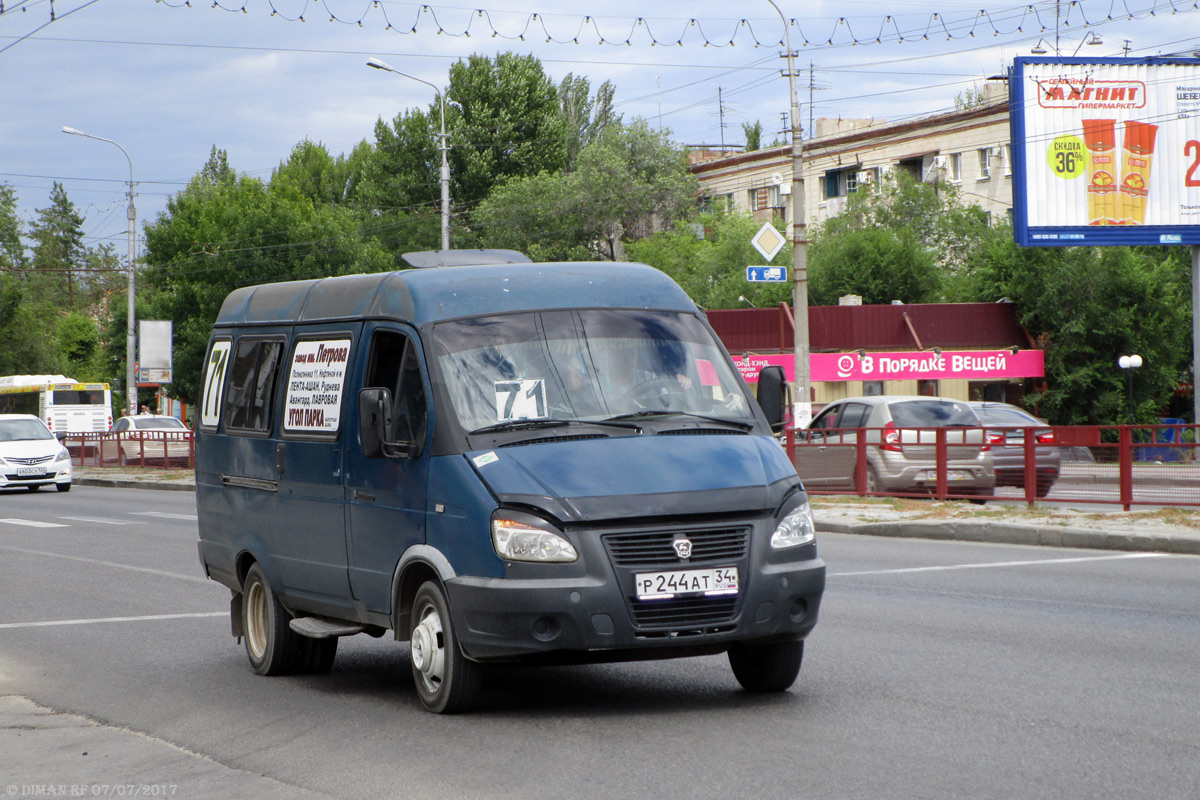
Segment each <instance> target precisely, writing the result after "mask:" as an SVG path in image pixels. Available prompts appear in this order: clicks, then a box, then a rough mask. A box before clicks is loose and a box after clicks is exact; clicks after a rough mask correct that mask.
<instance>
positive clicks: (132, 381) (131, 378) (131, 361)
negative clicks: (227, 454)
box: [62, 125, 138, 414]
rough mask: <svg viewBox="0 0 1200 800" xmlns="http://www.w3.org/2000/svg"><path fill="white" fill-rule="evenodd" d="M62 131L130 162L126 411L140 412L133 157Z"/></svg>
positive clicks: (68, 130)
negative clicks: (137, 362)
mask: <svg viewBox="0 0 1200 800" xmlns="http://www.w3.org/2000/svg"><path fill="white" fill-rule="evenodd" d="M62 131H63V133H69V134H71V135H72V136H84V137H86V138H88V139H95V140H96V141H98V142H108V143H109V144H111V145H113V146H114V147H116V148H117V149H118V150H120V151H121V152H122V153H124V154H125V160H126V161H128V162H129V209H128V212H127V214H126V216H127V217H128V218H129V269H128V270H127V271H128V273H129V314H128V316H129V319H128V321H127V324H126V328H125V413H126V414H136V413H137V412H138V394H137V370H136V369H135V366H134V365H135V363H136V360H137V311H136V310H135V306H134V264H135V263H136V262H137V209H136V208H134V207H133V159H132V158H130V157H129V153H128V152H127V151H126V150H125V148H124V147H121V145H119V144H117V143H116V142H114V141H113V140H112V139H105V138H104V137H103V136H93V135H92V134H90V133H84V132H83V131H77V130H75V129H74V128H69V127H67V126H66V125H64V126H63V129H62Z"/></svg>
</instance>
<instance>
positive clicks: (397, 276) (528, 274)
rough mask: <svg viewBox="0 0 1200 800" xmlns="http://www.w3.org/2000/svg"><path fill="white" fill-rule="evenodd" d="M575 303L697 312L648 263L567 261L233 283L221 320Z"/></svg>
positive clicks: (420, 319) (450, 314)
mask: <svg viewBox="0 0 1200 800" xmlns="http://www.w3.org/2000/svg"><path fill="white" fill-rule="evenodd" d="M571 308H645V309H660V310H676V311H684V312H689V313H692V312H695V310H696V306H695V305H694V304H693V303H692V301H691V300H690V299H689V298H688V296H687V294H686V293H684V291H683V290H682V289H680V288H679V286H678V285H677V284H676V283H675V281H673V280H671V278H669V277H668V276H666V275H664V274H663V273H661V272H659V271H658V270H656V269H654V268H653V267H649V266H646V265H645V264H630V263H614V262H607V261H599V262H565V263H546V264H497V265H473V266H460V267H436V268H431V269H408V270H401V271H398V272H379V273H371V274H367V275H344V276H341V277H337V278H320V279H317V280H308V281H291V282H287V283H270V284H264V285H261V286H247V287H244V288H241V289H235V290H234V291H233V292H231V293H230V294H229V296H228V297H226V298H225V303H224V304H223V305H222V306H221V312H220V314H218V316H217V321H216V325H218V326H226V325H264V324H271V323H292V324H294V323H301V322H316V321H334V320H350V319H364V318H366V319H393V320H399V321H403V322H409V323H412V324H414V325H421V324H424V323H429V322H437V321H440V320H446V319H457V318H460V317H477V316H484V315H488V314H504V313H509V312H514V311H541V310H551V309H571Z"/></svg>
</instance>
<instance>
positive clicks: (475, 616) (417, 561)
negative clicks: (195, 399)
mask: <svg viewBox="0 0 1200 800" xmlns="http://www.w3.org/2000/svg"><path fill="white" fill-rule="evenodd" d="M412 255H413V258H412V259H410V260H411V261H413V262H416V263H421V264H425V263H432V264H439V265H440V264H445V263H446V262H451V263H454V264H456V265H455V266H429V267H425V268H414V269H407V270H402V271H398V272H390V273H382V274H369V275H351V276H345V277H336V278H325V279H320V280H310V281H297V282H290V283H278V284H269V285H263V286H252V287H247V288H242V289H238V290H236V291H234V292H232V293H231V294H230V295H229V296H228V298H226V300H225V303H224V305H223V307H222V309H221V311H220V315H219V317H218V319H217V321H216V323H215V325H214V326H213V332H212V339H211V342H210V344H209V349H208V354H207V357H206V360H205V376H204V387H203V396H202V398H201V404H200V415H199V419H198V421H197V431H196V485H197V494H196V500H197V508H198V514H199V530H200V542H199V549H200V560H201V562H202V564H203V567H204V570H205V573H206V574H207V575H208V576H209V577H210V578H212V579H213V580H216V581H219V582H220V583H222V584H224V585H225V586H227V587H229V589H230V590H231V592H232V601H231V605H230V613H231V618H232V623H233V634H234V636H236V637H238V638H239V639H244V640H245V647H246V652H247V654H248V656H249V659H250V663H251V665H252V666H253V667H254V670H255V671H256V672H257V673H259V674H262V675H279V674H296V673H319V672H328V671H329V670H330V669H331V667H332V665H333V661H334V658H335V655H336V652H337V643H338V639H339V637H342V636H348V635H353V634H358V633H366V634H368V635H371V636H377V637H378V636H383V635H384V634H385V633H386V632H387V631H393V632H394V636H395V638H396V639H397V640H400V641H408V642H409V647H410V653H411V663H412V672H413V677H414V680H415V683H416V688H417V693H418V695H419V697H420V700H421V702H422V704H423V705H424V706H425V707H426V708H427V709H429V710H430V711H433V712H438V713H445V712H455V711H463V710H465V709H467V708H468V707H469V706H470V705H471V703H472V701H473V700H474V699H475V697H476V696H477V694H478V691H479V688H480V683H481V678H482V677H483V674H484V671H485V670H486V669H487V665H488V664H492V663H505V662H508V663H511V662H525V663H546V662H551V663H577V662H596V661H623V660H631V659H656V658H671V657H677V656H692V655H706V654H716V653H722V652H725V653H728V658H729V662H730V665H731V667H732V669H733V673H734V675H735V677H736V678H737V680H738V682H739V683H740V684H741V685H742V686H743V687H745V689H747V690H748V691H752V692H769V691H783V690H786V689H787V688H789V687H790V686H791V685H792V683H793V682H794V681H795V679H796V676H797V674H798V671H799V669H800V663H801V659H802V657H803V653H804V639H805V637H806V636H807V635H808V634H809V632H811V631H812V630H813V627H814V625H815V624H816V621H817V612H818V607H819V605H820V600H821V594H822V591H823V590H824V585H825V565H824V564H823V562H822V561H821V560H820V559H819V558H818V557H817V546H816V542H815V540H814V531H813V520H812V513H811V510H810V508H809V503H808V497H807V495H806V494H805V492H804V488H803V486H802V485H801V483H800V479H799V478H798V477H797V475H796V471H795V469H794V468H793V466H792V464H791V463H790V462H789V460H788V458H787V456H786V454H785V452H784V450H783V448H781V447H780V445H779V442H778V440H777V439H776V438H775V436H774V435H773V427H774V430H779V429H780V427H781V425H782V417H783V413H784V408H785V406H786V396H787V394H786V386H785V384H784V382H783V373H782V371H781V370H779V369H778V368H777V367H775V368H768V369H767V370H764V372H763V374H762V375H761V376H760V384H759V391H758V396H757V398H756V397H755V396H754V395H753V394H751V392H750V391H749V389H748V388H747V386H746V384H745V382H744V381H743V380H742V378H741V376H740V375H739V374H738V372H737V370H736V369H735V367H734V365H733V363H732V361H731V360H730V358H729V355H728V353H727V352H726V351H725V350H724V348H723V347H722V345H721V343H720V341H719V340H718V339H717V337H716V336H715V335H714V333H713V331H712V329H711V328H710V327H709V325H708V323H707V322H706V320H705V317H704V315H703V313H702V312H701V311H700V310H698V309H697V307H696V306H695V304H693V303H692V301H691V300H690V299H689V298H688V297H687V295H686V294H685V293H684V292H683V291H682V290H681V289H680V288H679V286H678V285H676V284H675V283H674V281H672V280H671V279H670V278H669V277H667V276H666V275H664V274H662V273H661V272H658V271H657V270H655V269H653V268H651V267H647V266H644V265H639V264H627V263H559V264H534V263H529V262H528V260H527V259H524V258H523V257H521V256H519V254H511V253H507V252H506V251H446V252H443V253H441V254H434V255H433V256H432V257H429V254H412ZM471 262H482V263H471ZM522 262H523V263H522Z"/></svg>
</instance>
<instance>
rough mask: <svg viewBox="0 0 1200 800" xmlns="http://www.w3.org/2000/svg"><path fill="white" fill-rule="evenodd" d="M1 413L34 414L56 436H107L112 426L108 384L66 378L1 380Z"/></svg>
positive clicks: (31, 376) (43, 376) (8, 378)
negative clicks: (75, 434)
mask: <svg viewBox="0 0 1200 800" xmlns="http://www.w3.org/2000/svg"><path fill="white" fill-rule="evenodd" d="M0 414H33V415H34V416H36V417H39V418H41V420H42V422H44V423H46V427H48V428H49V429H50V430H51V431H52V432H53V433H56V434H57V433H106V432H107V431H108V430H109V429H110V428H111V427H112V421H113V418H112V395H111V393H110V391H109V387H108V384H107V383H79V382H78V381H76V380H73V379H71V378H68V377H66V376H64V375H8V376H5V377H0Z"/></svg>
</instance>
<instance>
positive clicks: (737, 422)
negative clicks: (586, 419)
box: [607, 411, 754, 431]
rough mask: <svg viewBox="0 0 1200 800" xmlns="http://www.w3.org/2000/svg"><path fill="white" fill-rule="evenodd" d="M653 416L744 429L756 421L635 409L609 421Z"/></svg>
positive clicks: (750, 426) (684, 412) (752, 425)
mask: <svg viewBox="0 0 1200 800" xmlns="http://www.w3.org/2000/svg"><path fill="white" fill-rule="evenodd" d="M652 417H695V418H696V419H702V420H705V421H707V422H716V423H718V424H721V425H732V426H733V427H735V428H741V429H742V430H744V431H749V430H753V429H754V423H752V422H742V421H741V420H737V419H726V418H724V417H710V416H708V415H707V414H693V413H692V412H691V411H634V412H633V413H631V414H618V415H617V416H615V417H609V418H608V420H607V421H608V422H616V421H618V420H623V419H647V418H652Z"/></svg>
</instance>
